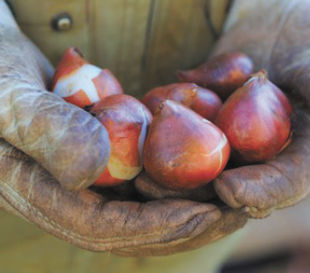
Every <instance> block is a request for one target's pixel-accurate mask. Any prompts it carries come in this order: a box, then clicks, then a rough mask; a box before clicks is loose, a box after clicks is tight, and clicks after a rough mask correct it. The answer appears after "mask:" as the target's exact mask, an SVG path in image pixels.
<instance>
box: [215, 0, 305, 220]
mask: <svg viewBox="0 0 310 273" xmlns="http://www.w3.org/2000/svg"><path fill="white" fill-rule="evenodd" d="M249 2H251V3H249ZM238 4H242V5H239V7H238ZM252 10H253V11H252ZM255 10H256V11H257V12H255ZM309 11H310V3H309V1H306V0H298V1H275V0H273V1H253V2H252V1H248V2H246V1H237V3H236V6H235V9H234V10H233V12H232V14H233V15H232V16H231V17H230V24H231V29H230V30H229V31H228V32H227V33H226V34H224V36H223V38H222V39H221V40H220V42H219V44H218V46H217V49H216V50H215V52H214V55H216V54H219V53H222V52H226V51H228V50H230V51H234V50H239V51H243V52H245V53H246V54H248V55H249V56H250V57H251V58H252V60H253V61H254V63H255V64H256V70H258V69H260V68H265V69H266V70H267V71H268V74H269V78H270V80H271V81H272V82H274V83H275V84H277V85H278V86H280V87H281V88H282V89H283V90H286V91H287V92H286V94H287V95H288V97H289V98H291V101H292V102H293V104H295V105H294V108H295V111H296V116H295V118H294V120H293V140H292V143H291V144H290V145H289V146H288V147H287V148H286V149H285V150H284V151H283V152H282V153H281V154H280V155H279V156H278V157H277V158H275V159H274V160H270V161H268V162H266V163H265V164H261V165H251V166H244V167H240V168H236V169H232V170H227V171H225V172H224V173H223V174H222V175H221V176H220V177H219V178H218V179H216V181H215V190H216V192H217V193H218V195H219V196H220V198H221V199H222V200H224V201H225V203H227V204H228V205H229V206H231V207H234V208H243V210H244V211H246V212H248V213H249V214H250V215H251V216H252V217H255V218H259V217H265V216H267V215H268V214H270V213H271V212H272V211H273V210H274V209H277V208H283V207H286V206H290V205H294V204H295V203H297V202H299V201H300V200H302V199H303V198H304V197H305V196H306V195H307V194H308V193H309V191H310V169H309V164H310V141H309V137H310V113H309V106H310V54H309V45H310V36H309V33H308V29H309V27H310V18H309V15H308V14H309ZM238 14H240V17H241V19H240V20H239V21H238V22H234V16H236V17H238ZM241 14H242V16H241Z"/></svg>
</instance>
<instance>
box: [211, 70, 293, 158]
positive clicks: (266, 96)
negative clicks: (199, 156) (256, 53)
mask: <svg viewBox="0 0 310 273" xmlns="http://www.w3.org/2000/svg"><path fill="white" fill-rule="evenodd" d="M291 114H292V106H291V104H290V102H289V100H288V99H287V97H286V96H285V95H284V93H283V92H282V91H281V90H280V89H279V88H278V87H277V86H275V85H274V84H273V83H272V82H270V81H269V80H268V79H267V75H266V72H265V71H264V70H262V71H259V72H258V73H256V74H254V75H252V77H251V78H250V79H249V80H248V81H247V82H246V83H245V84H244V85H243V86H242V87H241V88H239V89H238V90H237V91H236V92H235V93H233V94H232V95H231V96H230V97H229V98H228V100H227V101H226V102H225V104H224V105H223V107H222V108H221V110H220V112H219V114H218V116H217V118H216V121H215V123H216V125H217V126H218V127H220V128H221V129H222V130H223V132H224V133H225V134H226V136H227V138H228V140H229V143H230V145H231V148H232V150H233V155H234V157H235V158H236V159H237V160H238V161H246V162H256V161H264V160H268V159H272V158H273V157H274V156H275V155H276V154H277V153H279V152H280V151H281V150H283V149H284V148H285V147H286V146H287V145H288V144H289V142H290V140H291V122H290V117H291Z"/></svg>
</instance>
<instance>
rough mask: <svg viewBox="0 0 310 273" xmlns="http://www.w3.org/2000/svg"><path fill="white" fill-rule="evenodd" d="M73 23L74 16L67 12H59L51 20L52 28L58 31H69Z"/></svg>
mask: <svg viewBox="0 0 310 273" xmlns="http://www.w3.org/2000/svg"><path fill="white" fill-rule="evenodd" d="M72 24H73V22H72V17H71V16H70V14H69V13H67V12H63V13H59V14H57V15H55V16H54V17H53V18H52V20H51V25H52V28H53V29H54V30H56V31H67V30H69V29H71V27H72Z"/></svg>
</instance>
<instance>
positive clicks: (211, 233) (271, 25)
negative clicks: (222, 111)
mask: <svg viewBox="0 0 310 273" xmlns="http://www.w3.org/2000/svg"><path fill="white" fill-rule="evenodd" d="M246 2H247V3H248V2H251V3H253V2H254V1H243V3H246ZM257 2H259V3H260V5H263V4H265V5H266V8H265V9H264V7H260V8H257V7H255V8H254V9H250V10H252V12H250V11H248V12H247V13H242V14H243V17H242V20H241V21H240V23H237V24H235V25H234V26H233V28H232V30H231V31H229V32H227V33H226V34H225V35H224V36H223V38H222V39H221V41H220V43H219V46H218V48H217V50H216V52H215V54H216V53H217V52H224V51H229V50H241V51H244V52H245V53H246V54H248V55H249V56H250V57H252V58H253V60H254V62H255V63H256V64H257V67H262V66H265V68H266V69H267V70H268V71H269V75H270V76H271V79H272V80H273V81H274V82H275V83H277V84H279V85H281V86H283V87H285V88H283V89H287V90H290V91H291V95H292V94H293V93H292V92H295V93H294V96H295V97H297V98H302V100H303V101H304V102H307V103H308V102H310V92H309V90H308V88H310V76H309V75H310V61H306V60H307V58H306V57H307V49H308V48H309V43H310V37H309V35H308V29H309V26H310V18H309V16H308V13H309V12H310V3H309V2H307V1H306V0H304V1H281V2H280V1H270V0H268V1H267V0H266V1H262V0H260V1H255V2H254V3H257ZM237 4H238V3H237ZM285 4H286V6H285ZM248 5H249V4H248ZM248 5H243V7H244V8H246V7H247V6H248ZM270 5H271V6H272V5H274V7H273V9H272V8H270ZM237 11H238V10H235V12H237ZM257 12H259V14H261V15H260V16H259V15H258V14H257ZM252 13H253V14H252ZM244 14H246V15H247V16H245V15H244ZM288 15H289V16H288ZM261 17H262V18H263V19H262V18H261ZM279 17H280V19H281V20H278V19H279ZM231 21H233V16H232V17H231ZM254 29H256V31H254ZM296 29H298V30H299V31H296ZM267 31H268V32H267ZM239 32H240V36H239V35H238V33H239ZM279 33H281V35H279ZM262 37H263V39H262ZM274 37H275V38H274ZM0 41H1V43H0V63H1V67H0V70H1V71H2V73H1V74H0V84H1V90H2V91H1V100H0V103H1V109H2V110H1V112H0V121H1V122H0V132H1V135H2V137H3V140H1V142H0V207H2V208H3V209H5V210H7V211H8V212H11V213H14V214H16V215H18V216H20V217H23V218H25V219H27V220H28V221H31V222H33V223H35V224H36V225H38V226H40V227H41V228H43V229H45V230H47V231H48V232H50V233H51V234H54V235H55V236H57V237H59V238H62V239H64V240H67V241H68V242H71V243H72V244H75V245H77V246H79V247H83V248H86V249H89V250H94V251H106V250H109V251H112V252H113V253H117V254H121V255H128V256H143V255H144V256H145V255H168V254H172V253H176V252H180V251H187V250H190V249H194V248H198V247H200V246H203V245H205V244H208V243H210V242H214V241H216V240H218V239H220V238H222V237H224V236H226V235H228V234H230V233H232V232H233V231H235V230H237V229H238V228H241V227H242V226H243V225H244V224H245V222H246V220H247V218H248V217H249V216H250V215H251V216H252V217H261V216H265V215H267V214H268V213H270V212H271V211H272V210H273V209H275V208H282V207H285V206H288V205H292V204H295V203H296V202H298V201H300V200H301V199H302V198H303V197H305V196H306V195H307V194H308V191H309V188H310V187H309V182H308V180H307V177H310V169H309V168H308V166H309V163H310V156H309V152H310V142H309V135H310V116H309V115H308V111H307V110H305V109H307V108H303V106H302V105H300V106H299V107H300V109H301V110H298V111H297V112H298V114H300V116H302V117H303V119H304V120H302V119H301V118H300V119H299V124H296V125H295V128H296V132H295V135H294V138H293V141H292V144H291V145H290V146H289V147H288V148H287V149H286V150H285V151H284V152H283V153H282V154H281V155H280V156H279V157H278V158H277V159H276V160H274V161H271V162H267V163H266V164H265V165H259V166H255V165H254V166H251V167H249V166H247V167H242V168H240V169H234V170H228V171H225V172H224V173H223V175H222V176H221V177H220V178H219V179H218V180H217V181H216V182H215V188H216V190H217V192H218V194H219V195H220V197H221V198H222V199H223V200H224V201H225V202H226V203H227V204H229V205H230V206H232V207H236V208H239V209H231V208H230V207H229V206H225V205H221V204H220V203H219V202H217V204H211V203H199V202H194V201H189V200H184V199H164V200H157V201H149V202H144V203H139V202H137V201H121V200H109V196H105V195H104V194H98V193H95V192H93V191H91V190H88V189H85V188H86V186H87V185H89V183H90V182H89V181H91V180H92V178H93V177H92V176H97V174H100V173H101V171H102V170H103V169H104V166H103V165H104V164H102V162H103V163H104V161H105V157H106V153H107V150H105V149H103V150H100V149H98V147H107V146H108V144H107V143H106V135H105V130H104V127H103V126H101V124H100V123H99V122H97V121H96V120H95V119H93V118H92V117H91V115H89V114H87V113H86V112H83V110H82V109H78V108H77V107H75V106H72V105H69V104H66V103H65V102H63V101H62V100H61V99H60V98H56V96H53V94H49V93H47V92H46V91H45V88H44V85H45V84H46V83H47V81H48V80H49V77H50V75H51V73H52V70H51V67H50V65H49V64H48V62H47V61H46V59H45V58H44V57H43V56H42V55H41V53H40V52H39V51H38V50H37V49H36V48H35V47H34V46H33V45H32V44H31V43H30V42H29V41H28V40H27V39H26V38H25V37H24V36H23V35H22V34H21V33H20V32H19V30H18V29H17V27H16V25H15V23H14V22H13V20H12V17H11V16H10V15H9V12H8V10H7V8H6V7H5V5H4V2H3V1H0ZM20 48H22V49H23V50H21V49H20ZM308 55H309V53H308ZM24 59H26V61H22V60H24ZM308 59H309V58H308ZM19 63H22V65H18V64H19ZM3 90H5V91H3ZM14 91H15V92H14ZM18 91H19V92H18ZM21 93H22V94H23V95H22V94H21ZM33 93H34V94H36V96H37V97H35V96H34V95H33V98H37V99H31V98H32V94H33ZM5 94H6V95H5ZM24 94H27V96H24ZM25 97H27V102H26V101H25V99H24V98H25ZM39 101H40V102H42V107H43V105H44V106H45V107H43V110H44V111H43V110H42V111H43V112H40V111H39V110H38V109H42V108H40V107H38V102H39ZM40 105H41V104H39V106H40ZM25 107H26V108H25ZM306 107H309V106H308V105H306ZM23 109H26V110H27V115H25V114H24V112H23V111H22V110H23ZM59 109H64V110H65V111H64V112H59ZM5 110H6V111H5ZM51 112H52V113H53V117H55V118H57V122H58V123H59V124H60V125H58V126H59V127H57V124H54V123H51V120H53V119H51V120H49V119H48V115H47V113H49V114H50V113H51ZM42 113H43V115H42ZM44 113H46V114H44ZM56 113H58V114H56ZM68 113H69V117H70V118H68ZM12 118H14V122H12ZM28 119H29V120H30V121H36V122H39V121H40V120H41V122H40V123H39V124H37V125H36V123H33V125H32V126H35V127H31V128H30V129H31V130H30V131H29V130H28V133H29V134H27V137H26V136H25V135H26V134H25V128H23V124H24V122H26V121H27V122H28V121H29V120H28ZM76 123H78V124H79V127H76V126H74V124H76ZM27 124H28V123H27ZM42 124H43V125H44V126H42ZM300 124H301V126H300ZM45 125H46V126H47V127H45ZM54 126H56V127H54ZM38 128H41V131H40V130H39V131H37V130H38ZM33 129H34V130H33ZM51 129H53V131H54V132H57V137H56V138H54V137H55V135H54V134H51ZM42 130H44V137H43V136H42ZM77 130H78V132H77ZM58 131H59V132H60V133H58ZM30 132H31V134H30ZM94 132H96V135H97V136H98V137H96V138H92V137H91V136H92V135H94ZM76 133H79V134H80V135H81V136H83V140H84V141H82V139H80V138H75V136H76ZM36 139H38V140H40V141H35V140H36ZM85 139H87V140H88V141H87V145H86V147H84V146H85ZM51 140H53V141H52V142H51ZM81 142H82V144H83V145H81ZM9 143H10V144H9ZM34 143H35V145H33V144H34ZM63 143H66V144H67V145H69V146H68V150H69V148H70V147H71V145H72V147H73V146H74V147H75V149H74V150H75V153H76V154H74V155H75V156H73V157H70V159H68V158H67V159H66V160H64V158H65V157H64V155H65V154H66V151H67V150H66V149H65V148H64V146H63ZM103 144H106V145H103ZM15 147H16V148H15ZM47 147H48V148H49V149H47ZM50 147H53V150H51V148H50ZM18 149H19V150H21V151H23V152H21V151H19V150H18ZM54 149H56V151H57V153H53V151H55V150H54ZM63 149H64V150H63ZM83 149H87V151H88V152H89V151H90V150H99V151H101V152H100V153H95V154H92V156H91V158H88V157H87V156H86V155H85V154H86V151H85V150H83ZM71 150H72V149H71ZM50 153H52V154H53V156H54V157H52V158H53V160H50V159H51V157H50V156H51V155H50ZM88 154H91V153H88ZM81 155H83V156H81ZM85 156H86V157H85ZM31 157H32V158H33V159H31ZM60 159H63V160H64V162H62V163H63V164H65V163H66V164H65V165H62V166H60V165H61V164H59V160H60ZM80 160H81V161H80ZM92 160H94V161H95V162H98V165H96V166H94V165H93V164H89V165H88V164H86V166H84V165H82V167H83V168H80V167H81V166H80V164H79V162H87V163H88V162H89V163H90V162H92ZM99 163H100V164H99ZM99 165H100V167H98V166H99ZM91 166H93V167H94V168H95V169H96V168H97V169H96V170H94V169H91ZM59 168H63V169H59ZM70 168H71V169H70ZM72 170H78V172H73V171H72ZM51 174H52V175H53V176H52V175H51ZM86 178H88V179H86ZM240 178H242V179H240ZM57 180H58V181H57ZM85 181H86V182H85ZM58 182H59V183H58ZM66 188H70V189H83V188H84V190H80V191H79V192H73V191H69V190H67V189H66Z"/></svg>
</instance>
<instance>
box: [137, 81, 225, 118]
mask: <svg viewBox="0 0 310 273" xmlns="http://www.w3.org/2000/svg"><path fill="white" fill-rule="evenodd" d="M167 99H168V100H173V101H176V102H179V103H181V104H183V105H184V106H186V107H188V108H190V109H192V110H193V111H195V112H196V113H197V114H199V115H201V116H202V117H204V118H206V119H208V120H211V121H213V120H214V119H215V117H216V115H217V113H218V111H219V109H220V108H221V107H222V101H221V99H220V98H219V97H218V95H216V94H215V93H214V92H212V91H211V90H209V89H206V88H202V87H200V86H198V85H197V84H194V83H173V84H168V85H164V86H160V87H156V88H154V89H152V90H150V91H149V92H148V93H147V94H146V95H145V96H144V98H143V99H142V102H143V103H144V104H145V105H146V106H147V107H148V108H149V109H150V111H151V112H152V113H153V114H154V113H155V111H156V108H157V107H158V106H159V105H160V104H161V103H162V102H163V101H165V100H167Z"/></svg>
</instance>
